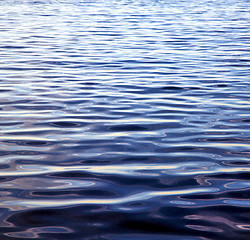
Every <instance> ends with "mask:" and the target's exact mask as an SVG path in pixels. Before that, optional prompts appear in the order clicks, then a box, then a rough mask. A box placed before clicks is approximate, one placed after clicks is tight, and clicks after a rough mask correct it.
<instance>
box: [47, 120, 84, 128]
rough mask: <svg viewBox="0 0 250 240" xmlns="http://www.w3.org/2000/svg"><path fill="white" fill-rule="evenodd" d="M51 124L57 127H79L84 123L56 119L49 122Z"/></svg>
mask: <svg viewBox="0 0 250 240" xmlns="http://www.w3.org/2000/svg"><path fill="white" fill-rule="evenodd" d="M49 124H50V125H51V126H54V127H58V128H75V127H81V126H83V125H84V124H83V123H81V122H75V121H56V122H50V123H49Z"/></svg>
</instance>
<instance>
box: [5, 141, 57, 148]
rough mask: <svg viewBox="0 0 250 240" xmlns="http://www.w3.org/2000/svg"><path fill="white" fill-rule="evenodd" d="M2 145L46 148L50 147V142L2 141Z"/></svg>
mask: <svg viewBox="0 0 250 240" xmlns="http://www.w3.org/2000/svg"><path fill="white" fill-rule="evenodd" d="M2 142H4V143H8V144H14V145H21V146H25V145H27V146H31V147H43V146H48V145H52V144H53V142H52V141H40V140H33V141H24V140H5V141H2Z"/></svg>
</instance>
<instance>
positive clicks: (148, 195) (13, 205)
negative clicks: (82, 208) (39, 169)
mask: <svg viewBox="0 0 250 240" xmlns="http://www.w3.org/2000/svg"><path fill="white" fill-rule="evenodd" d="M218 191H219V189H218V188H192V189H184V190H171V191H148V192H141V193H137V194H133V195H130V196H126V197H119V198H112V199H67V200H64V201H59V200H21V199H19V198H10V199H9V200H6V201H2V204H1V205H2V207H8V208H9V209H11V210H12V211H15V210H24V209H27V208H28V209H30V208H39V207H46V208H47V207H66V206H71V205H83V204H87V205H94V204H100V205H104V204H105V205H113V204H124V203H131V202H137V201H142V200H143V201H145V200H149V199H152V198H156V197H164V196H176V195H188V194H194V193H205V192H218Z"/></svg>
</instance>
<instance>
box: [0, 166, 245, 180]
mask: <svg viewBox="0 0 250 240" xmlns="http://www.w3.org/2000/svg"><path fill="white" fill-rule="evenodd" d="M71 171H82V172H91V173H98V174H113V175H126V176H141V177H143V176H152V177H153V176H160V175H166V174H168V175H178V176H187V175H188V176H191V175H200V174H212V173H216V174H218V173H237V172H250V167H232V166H220V165H219V164H215V163H210V162H193V163H192V162H189V163H178V164H169V165H166V164H120V165H91V166H82V165H78V166H66V167H62V166H48V165H38V164H37V165H36V166H33V165H19V166H18V167H17V169H15V170H12V171H1V172H0V176H1V177H8V176H29V175H41V174H47V173H62V172H71Z"/></svg>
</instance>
